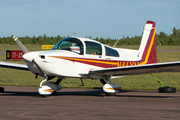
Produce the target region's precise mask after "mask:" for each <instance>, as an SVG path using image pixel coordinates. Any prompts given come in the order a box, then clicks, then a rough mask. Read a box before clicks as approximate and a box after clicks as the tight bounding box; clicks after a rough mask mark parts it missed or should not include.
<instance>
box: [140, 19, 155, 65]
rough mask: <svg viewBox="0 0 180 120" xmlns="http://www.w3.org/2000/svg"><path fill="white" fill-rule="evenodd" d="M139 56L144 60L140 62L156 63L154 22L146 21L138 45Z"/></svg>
mask: <svg viewBox="0 0 180 120" xmlns="http://www.w3.org/2000/svg"><path fill="white" fill-rule="evenodd" d="M139 57H141V58H142V60H143V61H144V62H143V63H142V64H150V63H157V55H156V23H155V22H153V21H147V22H146V25H145V27H144V32H143V36H142V40H141V44H140V47H139Z"/></svg>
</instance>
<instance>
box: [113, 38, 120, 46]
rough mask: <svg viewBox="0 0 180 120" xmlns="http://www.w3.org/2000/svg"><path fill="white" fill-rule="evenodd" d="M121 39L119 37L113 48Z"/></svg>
mask: <svg viewBox="0 0 180 120" xmlns="http://www.w3.org/2000/svg"><path fill="white" fill-rule="evenodd" d="M120 39H121V37H120V38H119V39H118V40H117V41H116V43H115V44H114V45H113V47H115V46H116V44H117V43H118V41H119V40H120Z"/></svg>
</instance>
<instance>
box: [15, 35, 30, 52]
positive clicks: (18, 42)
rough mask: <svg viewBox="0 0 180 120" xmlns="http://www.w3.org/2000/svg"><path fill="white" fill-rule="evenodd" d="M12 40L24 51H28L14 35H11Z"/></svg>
mask: <svg viewBox="0 0 180 120" xmlns="http://www.w3.org/2000/svg"><path fill="white" fill-rule="evenodd" d="M13 39H14V41H15V42H16V44H17V45H18V46H19V48H20V49H21V50H22V51H23V52H24V53H28V52H29V51H28V50H27V48H26V47H25V46H24V45H23V44H22V43H21V41H20V40H19V39H18V38H17V37H16V36H13Z"/></svg>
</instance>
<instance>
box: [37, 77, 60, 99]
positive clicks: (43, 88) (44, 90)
mask: <svg viewBox="0 0 180 120" xmlns="http://www.w3.org/2000/svg"><path fill="white" fill-rule="evenodd" d="M46 81H47V79H45V80H43V81H42V82H41V83H40V88H39V89H38V92H39V94H40V95H41V96H42V97H48V96H50V95H56V94H57V93H56V91H58V90H60V89H62V88H63V87H62V86H61V85H60V84H59V83H60V82H61V81H62V79H58V80H57V81H56V82H52V81H50V82H46ZM43 82H46V83H45V84H44V85H42V84H43Z"/></svg>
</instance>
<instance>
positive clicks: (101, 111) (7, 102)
mask: <svg viewBox="0 0 180 120" xmlns="http://www.w3.org/2000/svg"><path fill="white" fill-rule="evenodd" d="M3 87H4V89H5V92H4V93H0V101H1V102H0V119H1V120H26V119H27V120H28V119H30V120H31V119H33V120H36V119H43V120H56V119H57V120H110V119H111V120H124V119H125V120H126V119H127V120H133V119H136V120H152V119H155V120H156V119H158V120H161V119H163V120H180V91H177V92H176V93H158V92H157V91H122V92H121V93H118V94H116V96H115V97H106V96H104V95H105V94H104V92H103V91H102V90H100V89H67V88H63V89H62V90H60V91H59V92H57V95H52V96H50V97H47V98H42V97H41V96H40V95H39V94H38V92H37V90H38V88H37V87H17V86H3Z"/></svg>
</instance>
